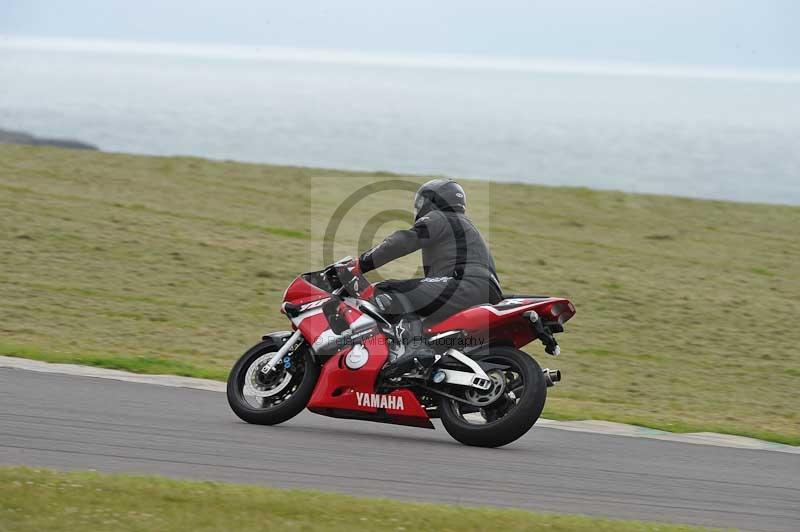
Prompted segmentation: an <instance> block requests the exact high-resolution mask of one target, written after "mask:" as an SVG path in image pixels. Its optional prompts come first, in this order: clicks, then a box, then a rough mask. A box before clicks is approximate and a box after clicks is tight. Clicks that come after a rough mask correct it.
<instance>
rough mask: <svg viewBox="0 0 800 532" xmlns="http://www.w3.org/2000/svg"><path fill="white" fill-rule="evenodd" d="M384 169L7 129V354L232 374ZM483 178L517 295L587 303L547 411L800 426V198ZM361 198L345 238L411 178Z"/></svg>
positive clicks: (480, 212) (473, 208)
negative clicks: (72, 142) (120, 149)
mask: <svg viewBox="0 0 800 532" xmlns="http://www.w3.org/2000/svg"><path fill="white" fill-rule="evenodd" d="M387 179H389V180H398V179H400V178H399V177H398V176H392V175H389V174H385V173H379V174H364V173H354V172H344V171H335V170H318V169H310V168H296V167H282V166H269V165H253V164H240V163H234V162H216V161H208V160H203V159H197V158H158V157H145V156H134V155H124V154H108V153H93V152H81V151H65V150H59V149H54V148H37V147H24V146H12V145H3V146H0V351H1V352H3V353H4V354H16V355H20V356H29V357H32V358H39V359H43V360H58V361H75V362H79V363H90V364H95V365H103V366H107V367H118V368H123V369H129V370H134V371H146V372H154V373H158V372H174V373H179V374H184V375H193V376H201V377H210V378H223V377H224V376H225V374H226V373H227V370H228V368H229V367H230V365H231V363H232V362H233V360H234V359H235V358H236V357H237V356H238V355H239V354H240V353H241V352H242V351H243V350H244V349H245V348H246V347H247V346H249V345H250V344H252V343H254V342H255V341H257V340H258V338H259V337H260V334H261V333H262V332H264V331H267V330H272V329H283V328H285V327H286V324H285V321H284V319H283V317H282V316H281V315H280V314H279V313H278V311H277V309H278V305H279V302H280V299H281V294H282V293H283V290H284V289H285V287H286V285H287V284H288V283H289V282H290V281H291V279H292V278H293V277H294V276H295V275H296V274H297V273H298V272H300V271H303V270H308V269H312V268H313V269H316V268H317V267H319V265H320V262H321V260H322V259H321V255H320V253H319V250H320V246H321V242H322V238H321V236H322V235H323V234H324V231H325V228H326V227H327V226H328V222H329V221H330V220H331V212H334V209H335V207H336V206H338V205H341V204H342V202H343V201H344V200H345V198H346V197H347V195H348V194H350V193H351V192H352V191H353V190H356V189H358V188H359V187H360V186H363V185H365V184H367V183H371V182H375V181H379V180H387ZM413 180H416V181H419V180H420V178H418V177H417V178H413ZM465 185H466V189H467V193H468V195H469V196H470V212H471V214H472V216H474V218H475V219H476V220H477V222H478V224H479V225H480V226H481V228H482V230H484V231H485V233H486V235H487V237H488V240H489V241H490V244H491V247H492V250H493V252H494V254H495V258H496V260H497V263H498V266H499V273H500V276H501V280H502V283H503V285H504V288H505V289H506V292H508V293H515V292H516V293H526V292H527V293H542V292H544V293H551V294H557V295H563V296H567V297H569V298H571V299H572V300H573V301H574V302H575V304H576V306H577V308H578V314H577V316H576V317H575V318H574V320H573V321H572V322H570V323H569V325H568V327H567V329H568V332H567V333H566V334H565V335H562V336H561V337H560V339H561V343H562V348H563V353H564V355H562V357H561V358H560V359H558V360H557V361H552V360H545V357H546V356H545V355H544V353H543V352H542V350H541V349H540V346H539V345H538V343H537V344H534V345H532V346H531V347H530V349H529V351H530V352H531V353H532V354H534V355H535V356H536V357H537V359H539V360H540V362H542V363H543V364H544V365H548V366H556V367H559V368H560V369H562V370H563V371H564V375H565V380H564V382H563V383H562V384H561V385H560V386H559V387H557V388H555V389H552V390H551V394H550V396H549V399H548V406H547V409H546V411H545V415H546V416H549V417H553V418H561V419H591V418H594V419H607V420H612V421H619V422H625V423H636V424H642V425H646V426H650V427H655V428H661V429H666V430H677V431H683V430H714V431H721V432H729V433H734V434H744V435H750V436H755V437H763V438H767V439H771V440H774V441H780V442H783V443H790V444H800V394H797V389H798V388H800V369H798V368H800V350H798V348H797V346H798V345H800V328H798V327H797V326H796V323H797V322H798V321H800V268H798V266H797V264H798V260H800V236H798V234H799V233H798V230H797V229H798V227H800V208H797V207H786V206H767V205H749V204H736V203H728V202H720V201H701V200H690V199H682V198H673V197H660V196H646V195H635V194H624V193H618V192H599V191H592V190H586V189H574V188H551V187H541V186H530V185H517V184H495V185H492V186H489V185H487V184H486V183H482V182H477V181H473V182H465ZM364 203H365V202H361V203H360V204H359V205H358V207H357V208H356V209H354V210H353V211H351V212H350V213H349V214H348V215H347V216H343V215H342V213H338V214H336V215H335V216H339V217H340V218H341V220H342V224H341V226H340V229H339V231H338V233H337V234H336V237H335V240H336V243H337V244H336V246H335V248H334V250H333V254H334V255H345V254H354V253H356V252H357V250H363V249H364V248H365V247H366V246H368V245H369V243H371V242H372V241H374V240H375V239H376V238H379V237H381V236H383V235H385V234H386V233H388V231H390V230H391V229H393V228H394V227H396V226H398V222H397V221H396V220H394V221H393V220H392V216H391V214H392V213H389V214H390V216H388V217H387V216H385V213H384V215H380V214H376V215H374V216H373V215H372V214H371V211H370V210H369V209H370V208H378V207H379V208H380V209H382V210H384V211H385V210H386V209H407V208H408V207H409V203H410V196H409V195H408V194H407V193H401V192H397V191H384V192H376V193H375V195H374V196H373V197H372V198H371V200H370V202H366V203H370V205H365V204H364ZM395 217H396V216H395ZM337 219H338V218H337ZM368 220H371V222H370V223H367V221H368ZM364 225H367V226H368V230H365V231H362V230H361V228H362V227H364ZM418 260H419V259H418V257H415V256H411V257H409V258H407V259H405V260H403V261H400V262H399V263H398V264H395V265H391V267H388V268H387V269H386V271H385V272H379V273H381V274H382V275H385V276H387V277H390V276H391V277H402V276H406V275H413V274H414V271H415V269H416V264H415V263H416V262H418Z"/></svg>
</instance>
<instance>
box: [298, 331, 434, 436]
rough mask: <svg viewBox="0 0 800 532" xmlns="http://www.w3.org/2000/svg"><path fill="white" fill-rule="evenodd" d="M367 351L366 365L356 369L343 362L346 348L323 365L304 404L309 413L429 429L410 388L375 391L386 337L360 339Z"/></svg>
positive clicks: (385, 354) (381, 365) (384, 353)
mask: <svg viewBox="0 0 800 532" xmlns="http://www.w3.org/2000/svg"><path fill="white" fill-rule="evenodd" d="M363 345H364V347H365V348H366V349H367V352H368V353H369V358H368V359H367V362H366V364H365V365H364V366H363V367H361V368H359V369H357V370H352V369H349V368H348V367H347V366H346V365H345V360H344V359H345V357H346V356H347V353H348V352H349V351H350V350H349V349H346V350H345V351H342V352H340V353H338V354H336V355H334V356H332V357H331V358H330V359H329V360H328V361H327V362H326V363H325V364H324V365H323V366H322V371H321V372H320V375H319V380H318V381H317V386H316V388H314V394H313V395H312V396H311V400H310V401H309V403H308V409H309V410H311V411H312V412H316V413H318V414H323V415H333V416H336V417H351V418H360V419H371V420H373V421H385V422H388V423H396V424H400V425H413V426H418V427H427V428H433V424H431V422H430V420H429V419H428V414H427V412H426V411H425V409H424V408H423V407H422V405H421V404H420V403H419V401H418V400H417V398H416V396H415V395H414V393H413V392H411V390H406V389H400V390H394V391H392V392H391V393H387V394H378V393H375V381H376V379H377V376H378V372H379V371H380V370H381V368H382V367H383V365H384V363H385V362H386V358H387V356H388V350H387V348H386V338H385V337H384V336H383V335H378V336H374V337H372V338H369V339H368V340H366V341H365V342H364V344H363Z"/></svg>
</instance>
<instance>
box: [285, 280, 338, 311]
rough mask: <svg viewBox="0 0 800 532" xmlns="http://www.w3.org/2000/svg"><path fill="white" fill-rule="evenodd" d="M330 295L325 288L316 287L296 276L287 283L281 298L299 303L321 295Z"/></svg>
mask: <svg viewBox="0 0 800 532" xmlns="http://www.w3.org/2000/svg"><path fill="white" fill-rule="evenodd" d="M330 296H331V295H330V294H329V293H328V292H326V291H325V290H322V289H321V288H317V287H316V286H314V285H313V284H311V283H309V282H308V281H306V280H305V279H303V278H302V277H298V278H297V279H295V280H294V281H293V282H292V284H290V285H289V288H287V289H286V292H284V294H283V300H284V301H289V302H291V303H294V304H296V305H299V304H302V303H308V302H309V301H314V300H316V299H320V298H323V297H325V298H328V297H330Z"/></svg>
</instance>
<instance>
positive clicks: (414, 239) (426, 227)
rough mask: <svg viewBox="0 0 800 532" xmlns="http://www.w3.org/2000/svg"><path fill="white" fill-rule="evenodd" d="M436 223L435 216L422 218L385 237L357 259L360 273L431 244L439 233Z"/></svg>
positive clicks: (439, 229)
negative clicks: (409, 227)
mask: <svg viewBox="0 0 800 532" xmlns="http://www.w3.org/2000/svg"><path fill="white" fill-rule="evenodd" d="M437 222H438V220H437V219H436V217H435V216H431V215H428V216H423V217H422V218H420V219H419V220H417V221H416V222H415V223H414V225H413V226H412V227H411V229H403V230H401V231H395V232H394V233H392V234H391V235H389V236H387V237H386V239H384V241H383V242H381V243H380V244H378V245H377V246H375V247H374V248H372V249H370V250H369V251H366V252H365V253H363V254H362V255H361V256H360V257H359V259H358V262H359V267H360V269H361V272H362V273H366V272H368V271H372V270H374V269H376V268H380V267H381V266H383V265H384V264H386V263H387V262H391V261H393V260H395V259H399V258H400V257H404V256H406V255H408V254H409V253H413V252H415V251H417V250H418V249H420V248H424V247H427V246H429V245H431V244H433V243H434V242H435V241H436V238H437V237H438V235H439V234H440V233H441V228H440V227H439V225H440V223H437Z"/></svg>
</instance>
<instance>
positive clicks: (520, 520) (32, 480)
mask: <svg viewBox="0 0 800 532" xmlns="http://www.w3.org/2000/svg"><path fill="white" fill-rule="evenodd" d="M533 529H537V530H541V529H547V530H553V531H561V530H563V531H567V530H570V531H584V530H585V531H587V532H596V531H615V532H617V531H619V532H639V531H648V530H653V531H655V530H659V531H665V532H673V531H675V532H677V531H690V530H701V529H699V528H694V527H688V526H680V525H665V524H660V523H659V524H656V523H643V522H637V521H621V520H610V519H596V518H589V517H579V516H568V515H553V514H539V513H532V512H525V511H521V510H509V509H491V508H463V507H457V506H449V505H434V504H419V503H405V502H398V501H389V500H385V499H370V498H360V497H348V496H344V495H339V494H327V493H320V492H316V491H307V490H280V489H274V488H261V487H255V486H243V485H235V484H222V483H215V482H188V481H177V480H168V479H165V478H161V477H132V476H122V475H115V476H106V475H100V474H97V473H84V472H77V473H76V472H73V473H61V472H55V471H49V470H42V469H27V468H20V467H15V468H0V530H15V531H18V532H23V531H28V530H30V531H39V530H49V531H52V532H59V531H62V530H63V531H65V532H66V531H73V530H84V531H87V532H88V531H100V530H114V531H120V532H122V531H151V530H159V531H162V532H169V531H171V530H176V531H177V530H198V531H202V530H307V531H314V530H365V531H366V530H380V531H382V532H385V531H404V530H430V531H439V530H442V531H444V530H464V531H470V530H511V531H513V530H533Z"/></svg>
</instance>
